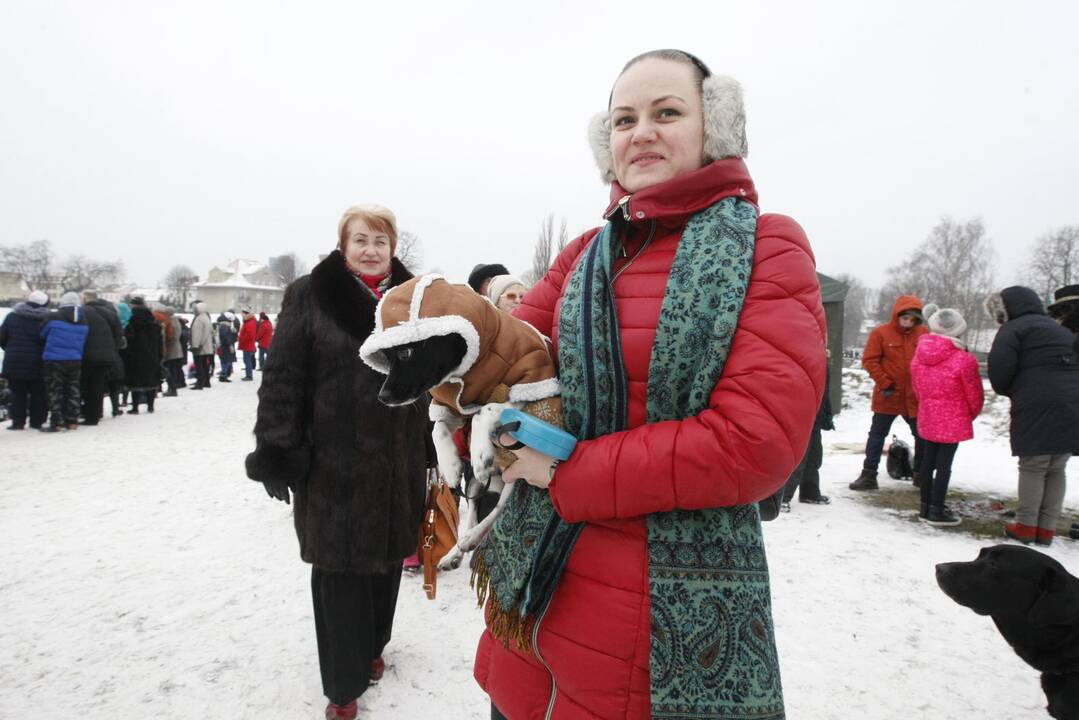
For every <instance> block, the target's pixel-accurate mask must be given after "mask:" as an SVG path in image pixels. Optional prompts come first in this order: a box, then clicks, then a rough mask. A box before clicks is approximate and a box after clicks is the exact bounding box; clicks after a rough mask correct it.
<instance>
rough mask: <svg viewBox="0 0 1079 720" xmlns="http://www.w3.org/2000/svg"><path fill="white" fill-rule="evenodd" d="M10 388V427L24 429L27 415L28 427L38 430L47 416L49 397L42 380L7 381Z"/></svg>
mask: <svg viewBox="0 0 1079 720" xmlns="http://www.w3.org/2000/svg"><path fill="white" fill-rule="evenodd" d="M8 386H9V387H10V388H11V426H12V427H19V428H21V427H26V418H27V415H28V414H29V417H30V427H32V428H39V427H41V426H42V425H44V424H45V419H46V418H47V417H48V415H49V396H48V394H47V393H46V392H45V381H44V380H9V381H8Z"/></svg>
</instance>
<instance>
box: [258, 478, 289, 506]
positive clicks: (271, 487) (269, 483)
mask: <svg viewBox="0 0 1079 720" xmlns="http://www.w3.org/2000/svg"><path fill="white" fill-rule="evenodd" d="M262 484H263V486H265V488H266V494H267V495H269V496H270V497H272V498H274V499H275V500H280V501H281V502H283V503H285V504H286V505H288V504H289V494H288V483H287V482H284V481H283V480H263V481H262Z"/></svg>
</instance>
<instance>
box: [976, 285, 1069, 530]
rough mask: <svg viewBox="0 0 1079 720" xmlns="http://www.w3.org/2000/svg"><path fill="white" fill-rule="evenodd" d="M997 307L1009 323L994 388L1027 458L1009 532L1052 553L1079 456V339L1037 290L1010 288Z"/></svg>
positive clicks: (1022, 458) (995, 356)
mask: <svg viewBox="0 0 1079 720" xmlns="http://www.w3.org/2000/svg"><path fill="white" fill-rule="evenodd" d="M989 304H990V307H991V308H993V309H991V311H990V312H991V314H992V315H993V316H994V317H996V318H997V320H998V321H1000V320H1003V321H1004V323H1003V326H1002V327H1001V328H1000V330H999V332H997V336H996V338H994V339H993V347H992V349H991V350H990V351H989V382H990V383H991V384H992V386H993V390H994V391H996V393H997V394H998V395H1005V396H1007V397H1009V398H1011V401H1012V403H1011V404H1012V408H1011V448H1012V455H1016V456H1018V457H1019V510H1018V512H1017V513H1016V522H1015V523H1012V524H1010V525H1008V526H1007V527H1006V528H1005V532H1006V534H1008V536H1009V537H1012V538H1014V539H1016V540H1020V541H1021V542H1024V543H1029V542H1032V541H1033V542H1037V543H1039V544H1041V545H1048V544H1049V543H1051V542H1052V540H1053V535H1054V534H1055V532H1056V523H1057V519H1058V518H1059V516H1060V509H1061V505H1062V504H1063V502H1064V490H1065V467H1066V466H1067V463H1068V458H1070V457H1071V455H1072V454H1073V453H1075V452H1076V451H1079V364H1077V362H1076V357H1075V354H1074V350H1073V343H1074V342H1075V338H1074V336H1073V335H1072V333H1071V332H1070V331H1068V330H1067V329H1066V328H1063V327H1061V326H1060V325H1058V324H1057V323H1056V322H1054V321H1053V320H1052V319H1051V318H1050V317H1048V316H1047V315H1046V313H1045V310H1044V308H1043V307H1042V302H1041V300H1040V299H1039V298H1038V294H1037V293H1036V292H1034V291H1033V290H1031V289H1030V288H1026V287H1019V286H1013V287H1009V288H1005V289H1004V290H1002V291H1001V293H1000V296H999V302H996V301H993V300H992V299H991V301H990V303H989ZM994 306H995V307H994Z"/></svg>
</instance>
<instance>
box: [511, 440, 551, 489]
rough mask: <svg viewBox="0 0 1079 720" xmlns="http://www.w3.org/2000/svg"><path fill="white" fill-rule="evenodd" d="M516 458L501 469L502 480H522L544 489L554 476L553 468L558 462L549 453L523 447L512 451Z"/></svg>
mask: <svg viewBox="0 0 1079 720" xmlns="http://www.w3.org/2000/svg"><path fill="white" fill-rule="evenodd" d="M513 452H514V454H515V455H517V460H516V462H514V463H513V464H512V465H510V466H509V467H508V468H506V469H505V470H503V471H502V482H505V483H512V482H515V481H517V480H524V481H525V482H526V483H528V484H529V485H534V486H535V487H538V488H543V489H546V488H547V486H548V485H550V484H551V479H552V478H554V468H555V466H556V465H557V464H558V461H557V460H555V459H554V458H553V457H551V456H550V455H544V454H543V453H541V452H538V451H536V450H533V449H532V448H530V447H523V448H520V449H519V450H514V451H513Z"/></svg>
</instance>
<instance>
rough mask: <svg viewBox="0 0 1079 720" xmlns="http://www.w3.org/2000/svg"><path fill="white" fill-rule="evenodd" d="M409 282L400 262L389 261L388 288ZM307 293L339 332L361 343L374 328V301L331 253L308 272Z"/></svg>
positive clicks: (337, 254) (375, 303) (340, 259)
mask: <svg viewBox="0 0 1079 720" xmlns="http://www.w3.org/2000/svg"><path fill="white" fill-rule="evenodd" d="M410 279H412V273H410V272H409V271H408V270H407V269H406V268H405V266H404V265H402V264H401V261H400V260H398V259H397V258H393V259H392V260H391V261H390V287H396V286H397V285H400V284H401V283H403V282H405V281H406V280H410ZM311 290H312V292H313V293H314V295H315V302H317V303H318V305H319V308H321V309H322V311H323V312H324V313H326V315H328V316H329V317H331V318H333V321H334V322H335V323H336V324H337V326H338V327H340V328H341V329H342V330H344V331H345V332H347V333H348V334H349V335H351V336H352V337H353V338H355V339H356V340H358V341H360V342H363V341H364V340H365V339H367V336H368V335H370V334H371V331H372V330H374V329H375V306H376V305H377V304H378V301H377V300H375V296H374V295H373V294H372V293H371V291H370V290H368V289H367V288H366V287H364V286H363V285H362V284H361V283H360V282H359V281H358V280H357V279H356V278H355V277H353V276H352V273H350V272H349V271H348V268H346V267H345V259H344V257H342V255H341V252H340V251H339V250H334V251H333V252H332V253H330V254H329V255H327V256H326V259H324V260H323V261H322V262H320V263H319V264H318V265H316V266H315V268H314V270H312V271H311Z"/></svg>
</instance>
